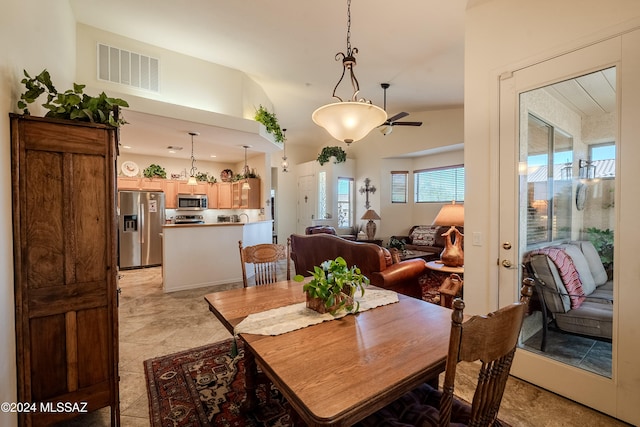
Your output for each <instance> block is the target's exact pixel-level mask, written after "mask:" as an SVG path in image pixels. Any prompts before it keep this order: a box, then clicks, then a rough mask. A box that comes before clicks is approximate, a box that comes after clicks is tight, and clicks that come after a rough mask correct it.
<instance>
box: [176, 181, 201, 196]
mask: <svg viewBox="0 0 640 427" xmlns="http://www.w3.org/2000/svg"><path fill="white" fill-rule="evenodd" d="M178 182H179V184H178V193H179V194H207V187H208V186H209V184H208V183H206V182H200V181H199V182H198V184H197V185H189V184H187V181H178Z"/></svg>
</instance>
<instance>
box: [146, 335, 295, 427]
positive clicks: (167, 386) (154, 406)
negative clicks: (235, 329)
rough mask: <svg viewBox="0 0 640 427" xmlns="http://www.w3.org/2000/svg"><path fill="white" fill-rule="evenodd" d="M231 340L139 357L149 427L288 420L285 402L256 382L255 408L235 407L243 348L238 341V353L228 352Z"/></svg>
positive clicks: (284, 423)
mask: <svg viewBox="0 0 640 427" xmlns="http://www.w3.org/2000/svg"><path fill="white" fill-rule="evenodd" d="M232 345H233V340H232V339H229V340H225V341H221V342H219V343H216V344H212V345H207V346H203V347H198V348H194V349H191V350H187V351H183V352H180V353H174V354H170V355H167V356H162V357H157V358H154V359H149V360H145V361H144V368H145V375H146V379H147V392H148V397H149V418H150V420H151V425H152V426H153V427H161V426H162V427H165V426H171V427H186V426H189V427H198V426H203V427H204V426H216V427H218V426H230V427H231V426H233V427H236V426H237V427H242V426H260V427H261V426H265V427H288V426H290V425H291V421H290V418H289V415H288V404H287V402H286V400H285V399H284V398H283V397H282V395H281V394H280V392H279V391H278V390H277V389H276V388H274V387H272V388H271V389H269V390H266V387H265V386H263V385H261V386H259V388H258V399H259V401H260V406H259V408H258V409H257V410H256V411H255V412H253V413H247V412H244V411H241V405H242V403H243V402H244V400H245V397H246V393H245V391H244V372H245V371H244V357H243V356H244V349H243V348H242V343H241V342H240V341H238V355H237V356H235V357H232V356H231V349H232ZM267 392H268V393H269V396H268V399H267Z"/></svg>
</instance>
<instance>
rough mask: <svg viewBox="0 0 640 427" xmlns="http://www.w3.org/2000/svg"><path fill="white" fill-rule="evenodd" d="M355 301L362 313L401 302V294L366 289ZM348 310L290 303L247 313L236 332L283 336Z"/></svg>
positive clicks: (339, 316)
mask: <svg viewBox="0 0 640 427" xmlns="http://www.w3.org/2000/svg"><path fill="white" fill-rule="evenodd" d="M355 300H356V301H358V302H360V310H359V311H360V312H362V311H367V310H370V309H372V308H375V307H380V306H382V305H387V304H393V303H396V302H398V294H397V293H396V292H394V291H388V290H384V289H367V290H366V292H365V294H364V296H359V295H358V296H356V297H355ZM347 314H349V313H347V312H346V310H345V309H341V310H340V311H338V312H337V313H336V315H335V316H334V315H332V314H331V313H322V314H321V313H318V312H317V311H314V310H311V309H310V308H307V307H306V303H304V302H301V303H298V304H292V305H287V306H284V307H279V308H274V309H272V310H267V311H263V312H261V313H254V314H250V315H249V316H247V317H246V318H245V319H244V320H243V321H242V322H240V323H239V324H238V325H237V326H236V327H235V330H234V332H235V334H236V335H238V334H241V333H246V334H256V335H280V334H284V333H286V332H291V331H295V330H296V329H302V328H306V327H307V326H311V325H316V324H318V323H322V322H326V321H329V320H334V319H339V318H341V317H344V316H346V315H347Z"/></svg>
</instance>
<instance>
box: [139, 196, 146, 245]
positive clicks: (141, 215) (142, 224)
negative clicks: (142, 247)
mask: <svg viewBox="0 0 640 427" xmlns="http://www.w3.org/2000/svg"><path fill="white" fill-rule="evenodd" d="M145 227H146V224H145V222H144V204H143V203H140V230H138V236H140V243H141V244H144V233H145V231H146V230H145Z"/></svg>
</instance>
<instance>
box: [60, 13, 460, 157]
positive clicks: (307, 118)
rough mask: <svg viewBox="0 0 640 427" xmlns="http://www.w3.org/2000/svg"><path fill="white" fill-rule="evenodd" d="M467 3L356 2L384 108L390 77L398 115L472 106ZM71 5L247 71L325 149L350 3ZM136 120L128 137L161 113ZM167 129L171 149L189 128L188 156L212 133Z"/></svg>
mask: <svg viewBox="0 0 640 427" xmlns="http://www.w3.org/2000/svg"><path fill="white" fill-rule="evenodd" d="M466 3H467V2H466V0H403V1H399V2H393V3H392V2H389V1H388V0H353V3H352V5H351V20H352V25H351V45H352V46H353V47H357V48H358V50H359V54H358V55H357V56H356V59H357V66H356V67H355V73H356V76H357V78H358V80H359V83H360V96H361V97H364V98H367V99H370V100H372V101H373V102H374V103H375V104H377V105H379V106H382V103H383V92H382V89H381V88H380V83H382V82H389V83H390V84H391V87H390V88H389V90H388V92H387V111H388V113H389V115H393V114H396V113H398V112H400V111H406V112H409V113H412V112H418V111H426V110H430V109H440V108H447V107H453V106H462V104H463V72H464V69H463V65H464V64H463V63H464V10H465V7H466ZM70 4H71V6H72V9H73V12H74V13H75V16H76V19H77V21H78V22H81V23H84V24H87V25H90V26H93V27H96V28H100V29H102V30H105V31H110V32H113V33H117V34H120V35H123V36H125V37H129V38H132V39H135V40H139V41H142V42H145V43H149V44H152V45H155V46H159V47H162V48H165V49H169V50H174V51H178V52H181V53H183V54H187V55H191V56H194V57H198V58H201V59H204V60H207V61H210V62H213V63H216V64H221V65H224V66H227V67H231V68H234V69H238V70H240V71H243V72H244V73H246V74H247V75H248V76H250V77H251V78H252V79H254V80H255V81H256V82H257V83H258V84H259V85H260V86H261V87H262V88H263V89H264V90H265V92H266V94H267V96H268V97H269V99H270V100H271V101H272V102H273V104H274V108H275V113H276V114H277V116H278V120H279V122H280V125H281V127H283V128H286V129H287V144H288V145H290V144H307V145H313V146H318V145H321V144H323V143H325V142H326V141H327V140H328V139H329V137H328V134H327V133H326V131H325V130H324V129H322V128H320V127H318V126H317V125H315V124H314V123H313V122H312V120H311V113H312V112H313V111H314V110H315V109H316V108H318V107H319V106H321V105H324V104H326V103H328V102H332V98H331V93H332V91H333V87H334V86H335V84H336V83H337V81H338V79H339V77H340V74H341V72H342V65H341V63H340V62H337V61H335V60H334V57H335V54H336V53H338V52H344V51H345V50H346V29H347V2H346V0H324V1H301V0H270V1H268V2H266V1H258V0H235V1H228V0H226V1H222V0H189V1H188V2H178V1H175V0H135V1H131V0H110V1H109V2H107V3H105V2H103V1H99V0H70ZM351 94H352V89H351V86H350V84H349V83H348V81H343V83H342V84H341V86H340V87H339V88H338V95H341V97H342V98H343V99H344V98H349V97H350V96H351ZM126 117H127V120H128V121H129V122H130V123H131V124H129V125H126V127H125V128H123V136H124V135H126V133H125V132H126V130H125V129H129V130H128V131H129V132H145V131H146V130H147V129H152V128H153V127H154V126H153V123H152V124H147V125H146V126H143V125H142V124H141V123H138V124H136V123H134V120H133V119H134V118H135V119H140V120H139V122H148V121H149V120H151V119H153V118H143V117H142V116H140V117H138V116H135V117H133V116H132V117H129V115H127V116H126ZM405 120H411V116H409V117H407V118H405ZM151 121H153V120H151ZM136 126H139V129H135V127H136ZM171 126H173V127H171ZM162 127H163V129H164V130H165V133H162V132H156V134H155V135H154V136H153V141H154V144H155V145H154V147H156V148H157V150H158V153H155V154H157V155H167V154H166V146H167V145H173V144H175V143H176V137H177V135H184V136H183V137H182V138H183V139H184V141H186V143H185V144H184V147H185V149H184V150H183V154H182V155H181V156H182V157H188V156H189V155H190V143H189V136H188V135H187V134H186V132H188V131H190V130H198V131H201V132H203V135H202V136H201V137H202V138H206V132H205V130H203V129H191V128H189V125H188V124H185V123H171V122H167V121H165V122H164V123H163V124H162ZM169 127H171V128H169ZM412 129H416V130H417V129H419V128H412ZM172 132H173V135H172V138H171V139H170V140H169V139H167V140H165V139H164V135H165V134H167V133H168V134H171V133H172ZM149 139H151V138H149ZM123 142H124V143H126V141H123ZM239 145H242V144H241V143H234V144H233V146H232V147H228V148H227V150H226V151H227V154H225V155H224V156H220V157H218V158H217V159H216V160H217V161H234V162H237V161H241V160H242V158H243V156H244V151H243V150H242V149H240V148H238V146H239ZM156 148H154V149H156ZM160 153H162V154H160ZM184 154H186V156H185V155H184Z"/></svg>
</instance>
